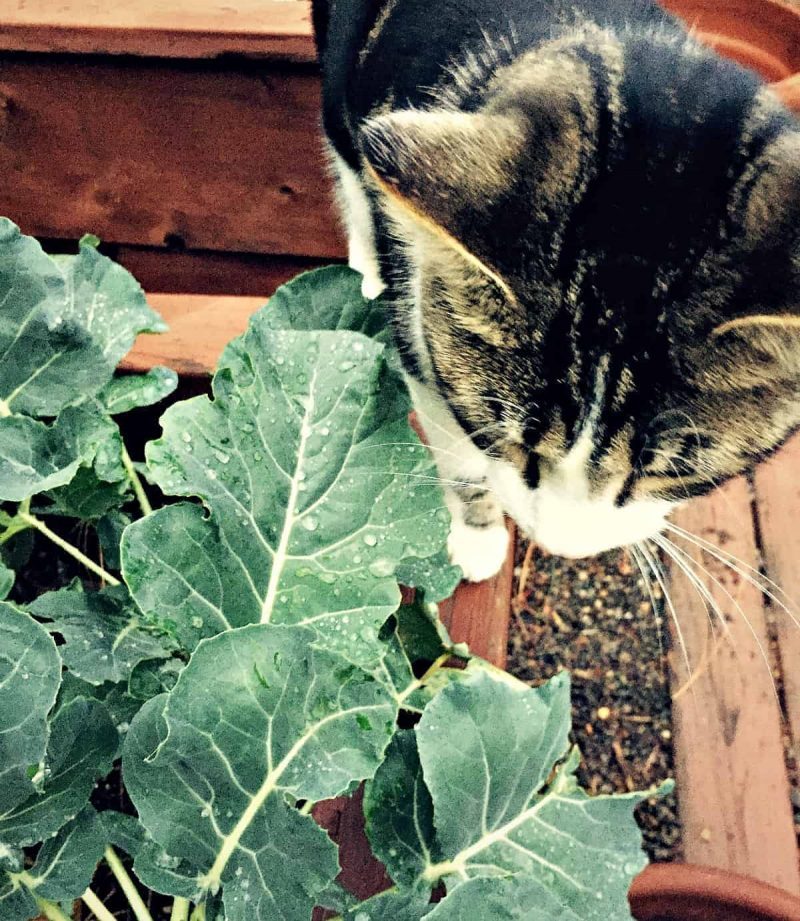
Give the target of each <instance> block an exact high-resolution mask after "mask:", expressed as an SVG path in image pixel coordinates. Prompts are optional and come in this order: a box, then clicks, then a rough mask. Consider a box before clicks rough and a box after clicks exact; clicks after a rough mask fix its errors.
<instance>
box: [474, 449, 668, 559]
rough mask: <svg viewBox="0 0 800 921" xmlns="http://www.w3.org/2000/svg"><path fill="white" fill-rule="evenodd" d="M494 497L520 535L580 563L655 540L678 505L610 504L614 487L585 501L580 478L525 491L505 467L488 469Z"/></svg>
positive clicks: (657, 501) (653, 502)
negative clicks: (508, 512) (506, 511)
mask: <svg viewBox="0 0 800 921" xmlns="http://www.w3.org/2000/svg"><path fill="white" fill-rule="evenodd" d="M489 480H490V483H491V486H492V488H493V490H494V492H495V494H496V495H497V496H498V497H499V498H500V501H501V502H502V504H503V505H504V507H505V508H507V509H512V510H513V514H514V518H515V519H516V522H517V524H518V525H519V527H520V529H521V530H522V531H523V533H524V534H525V535H526V536H528V537H530V538H531V539H532V540H534V541H535V542H536V543H537V544H538V545H539V546H540V547H541V548H542V549H543V550H546V551H547V552H548V553H552V554H555V555H556V556H563V557H569V558H570V559H582V558H584V557H588V556H597V554H598V553H604V552H605V551H607V550H614V549H616V548H618V547H626V546H629V545H631V544H636V543H639V542H640V541H643V540H647V539H648V538H651V537H654V536H656V535H657V534H659V533H660V532H661V531H663V529H664V528H665V527H666V525H667V520H666V516H667V515H668V514H669V513H670V512H671V511H672V510H673V509H674V508H675V506H676V505H677V503H674V502H667V501H665V500H662V499H640V500H638V501H637V500H634V501H630V502H627V503H626V504H625V505H623V506H617V505H615V504H614V496H615V495H616V493H617V491H618V484H616V485H613V486H612V487H611V488H610V489H609V490H608V492H607V493H606V495H604V496H590V495H589V491H588V488H587V487H586V484H585V482H581V480H580V478H579V477H575V478H570V479H561V480H560V481H557V482H556V483H544V484H543V485H542V486H540V488H538V489H533V490H532V489H530V488H529V487H528V486H527V485H526V484H525V483H524V482H523V480H522V478H521V477H520V475H519V474H518V472H517V471H516V470H515V469H514V468H512V467H511V465H510V464H504V463H502V462H499V463H495V464H493V465H492V469H491V472H490V475H489Z"/></svg>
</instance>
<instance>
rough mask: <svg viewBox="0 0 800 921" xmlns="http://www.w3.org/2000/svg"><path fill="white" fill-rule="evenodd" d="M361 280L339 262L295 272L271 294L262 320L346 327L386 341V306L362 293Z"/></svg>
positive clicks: (287, 325) (282, 325)
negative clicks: (300, 272) (299, 272)
mask: <svg viewBox="0 0 800 921" xmlns="http://www.w3.org/2000/svg"><path fill="white" fill-rule="evenodd" d="M361 280H362V279H361V275H360V274H359V273H358V272H354V271H353V270H352V269H349V268H347V267H346V266H342V265H329V266H325V267H324V268H321V269H314V271H312V272H306V273H305V274H303V275H299V276H298V277H297V278H295V279H294V280H293V281H291V282H289V284H286V285H282V286H281V287H280V288H278V290H277V291H276V292H275V293H274V294H273V295H272V297H271V298H270V301H269V307H268V309H267V310H266V311H265V317H264V322H265V323H267V324H268V325H269V326H270V327H272V328H273V329H297V330H307V331H311V330H322V329H329V330H350V331H351V332H357V333H363V334H364V335H365V336H369V337H370V339H375V340H377V341H378V342H382V343H384V344H385V345H389V344H390V342H391V332H390V325H389V315H388V312H387V310H386V306H385V305H384V303H383V302H382V301H381V299H380V298H376V299H375V300H367V299H366V298H364V297H363V295H362V294H361Z"/></svg>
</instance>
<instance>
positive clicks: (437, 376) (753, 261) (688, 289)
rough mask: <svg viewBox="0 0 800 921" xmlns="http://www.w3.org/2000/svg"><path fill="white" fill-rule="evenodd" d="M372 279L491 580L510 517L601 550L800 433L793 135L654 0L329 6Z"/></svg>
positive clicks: (321, 39) (756, 89) (797, 129)
mask: <svg viewBox="0 0 800 921" xmlns="http://www.w3.org/2000/svg"><path fill="white" fill-rule="evenodd" d="M314 21H315V28H316V34H317V42H318V46H319V50H320V56H321V61H322V68H323V83H324V90H323V92H324V113H323V118H324V127H325V131H326V133H327V136H328V139H329V142H330V147H331V153H332V158H333V162H334V166H335V172H336V174H337V178H338V186H339V191H340V198H341V203H342V206H343V209H344V213H345V217H346V222H347V228H348V233H349V243H350V263H351V265H352V266H353V267H354V268H356V269H358V270H359V271H360V272H362V273H363V276H364V283H363V288H364V293H365V294H366V295H367V296H370V297H374V296H375V295H377V294H378V293H379V292H380V291H382V290H383V289H384V288H385V289H386V291H385V293H386V296H387V299H388V302H389V304H390V308H391V314H392V324H393V330H394V335H395V337H396V341H397V344H398V346H399V349H400V351H401V354H402V359H403V362H404V366H405V372H406V375H407V379H408V383H409V385H410V388H411V391H412V395H413V398H414V402H415V405H416V407H417V410H418V413H419V416H420V418H421V421H422V424H423V426H424V427H425V431H426V435H427V437H428V439H429V441H430V443H431V447H432V449H433V451H434V452H435V457H436V460H437V463H438V467H439V471H440V473H441V477H442V480H443V481H444V483H446V484H448V485H447V488H446V501H447V504H448V507H449V508H450V511H451V513H452V516H453V530H452V534H451V539H450V551H451V555H452V558H453V560H454V561H455V562H457V563H458V564H460V565H461V567H462V568H463V570H464V573H465V575H466V576H467V577H468V578H471V579H473V580H479V579H482V578H486V577H488V576H490V575H492V574H493V573H494V572H496V571H497V569H498V568H499V566H500V564H501V562H502V560H503V558H504V556H505V553H506V546H507V535H506V530H505V528H504V526H503V512H504V511H507V512H508V513H509V514H510V515H512V516H513V517H514V518H515V519H516V521H517V522H518V523H519V525H520V526H521V527H522V529H523V530H524V531H526V532H527V533H528V534H530V536H531V537H532V538H533V539H535V540H536V541H537V542H538V543H539V544H540V545H542V546H543V547H545V548H546V549H548V550H550V551H552V552H554V553H558V554H562V555H565V556H587V555H592V554H595V553H598V552H600V551H602V550H605V549H608V548H612V547H616V546H619V545H624V544H628V543H631V542H635V541H639V540H642V539H644V538H647V537H649V536H651V535H654V534H656V533H658V531H659V530H660V529H661V528H662V527H663V526H664V522H665V516H666V515H667V514H668V513H669V512H670V510H671V509H672V508H673V507H674V506H675V504H676V503H678V502H680V501H682V500H684V499H686V498H687V497H691V496H695V495H699V494H701V493H705V492H707V491H709V490H711V489H712V488H713V487H714V486H715V485H716V484H718V483H720V482H722V481H723V480H725V479H726V478H728V477H731V476H733V475H734V474H737V473H739V472H741V471H742V470H744V469H746V468H747V467H749V466H750V465H752V464H753V463H754V462H755V461H757V460H758V459H760V458H762V457H764V456H765V455H766V454H768V453H769V452H770V451H772V450H773V449H774V448H775V447H776V446H778V445H779V444H780V443H781V442H783V441H784V440H785V439H786V437H787V436H788V435H789V434H790V433H791V432H792V430H793V429H795V428H796V427H797V426H798V425H800V402H799V401H798V390H799V389H800V386H799V385H800V316H798V315H797V314H800V125H798V123H797V122H796V121H795V120H794V119H793V117H792V116H791V115H790V114H789V113H788V112H787V111H786V110H785V109H784V108H782V106H781V105H780V104H779V103H778V101H777V99H776V98H774V97H773V95H772V94H771V93H770V91H769V90H768V89H767V88H766V87H765V86H764V85H763V84H762V83H761V82H760V81H759V80H758V78H757V77H755V76H754V75H752V74H751V73H749V72H747V71H745V70H744V69H742V68H740V67H738V66H737V65H735V64H733V63H731V62H729V61H726V60H723V59H721V58H720V57H719V56H717V55H716V54H715V53H714V52H712V51H710V50H708V49H706V48H703V47H701V46H700V45H699V44H697V43H696V42H695V41H694V40H693V39H692V38H691V36H690V35H687V34H686V32H685V30H684V29H683V28H682V27H681V26H680V25H679V24H678V23H677V22H676V21H675V20H673V19H672V18H671V17H670V16H669V15H668V14H666V13H665V12H664V11H662V10H661V9H660V8H659V7H658V6H657V5H655V3H650V2H647V0H577V2H566V0H440V2H435V0H327V2H325V0H317V2H315V3H314Z"/></svg>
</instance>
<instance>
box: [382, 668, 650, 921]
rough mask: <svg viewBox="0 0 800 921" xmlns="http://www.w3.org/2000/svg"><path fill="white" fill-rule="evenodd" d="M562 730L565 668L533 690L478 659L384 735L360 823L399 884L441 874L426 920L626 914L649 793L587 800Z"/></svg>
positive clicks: (416, 884)
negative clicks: (437, 899) (411, 725)
mask: <svg viewBox="0 0 800 921" xmlns="http://www.w3.org/2000/svg"><path fill="white" fill-rule="evenodd" d="M569 728H570V707H569V682H568V680H567V678H566V676H565V675H561V676H557V677H556V678H554V679H552V680H551V681H550V682H548V683H547V684H546V685H544V686H542V687H541V688H538V689H533V690H532V689H530V688H528V687H526V686H525V685H523V684H522V683H521V682H516V681H515V680H514V679H512V678H510V677H509V676H507V675H505V674H504V673H502V672H499V671H497V670H495V669H491V668H489V667H488V666H486V665H485V663H481V662H479V661H477V660H476V661H473V662H472V663H471V664H470V666H469V668H468V669H467V671H466V672H465V673H464V675H463V676H462V678H461V680H459V681H457V682H453V683H451V684H449V685H448V686H447V687H445V688H444V689H443V690H442V691H441V692H440V693H439V694H438V695H437V696H435V697H434V698H433V700H431V702H430V703H429V704H428V705H427V707H426V708H425V711H424V712H423V715H422V718H421V720H420V722H419V724H418V725H417V727H416V729H415V731H414V733H413V734H412V733H410V732H409V733H404V734H402V735H401V736H399V737H398V738H397V739H396V740H395V741H394V742H393V744H392V746H391V747H390V749H389V751H388V753H387V758H386V760H385V762H384V763H383V764H382V765H381V767H380V768H379V770H378V772H377V773H376V775H375V778H374V779H373V781H371V782H370V783H369V784H368V787H367V793H366V796H365V810H366V813H367V818H368V824H367V831H368V834H369V836H370V840H371V841H372V843H373V846H374V848H375V850H376V853H377V854H378V855H379V856H380V857H381V859H383V861H384V862H385V863H386V866H387V869H388V870H389V872H390V874H391V875H392V877H393V879H394V880H395V881H396V882H397V883H398V884H399V885H400V886H401V891H406V890H411V891H416V890H418V889H419V888H420V887H421V886H423V885H427V886H428V888H430V887H431V886H434V885H436V884H437V883H439V882H440V881H444V882H445V883H446V885H447V889H448V893H449V894H448V895H447V897H446V898H445V899H444V900H443V901H442V902H441V903H440V904H439V905H438V906H437V907H436V908H435V909H433V910H432V911H431V912H430V915H425V917H426V918H427V917H431V918H432V919H433V918H435V919H437V921H438V919H440V918H441V919H443V921H444V919H450V918H452V919H459V921H460V919H466V918H469V919H470V921H473V919H476V921H479V919H483V918H486V919H487V921H488V919H489V918H496V917H499V918H505V917H507V918H512V917H518V916H519V915H518V912H519V906H520V905H521V904H525V905H527V904H533V905H535V906H539V909H537V910H539V912H540V913H539V914H532V915H531V917H532V918H536V919H538V918H541V919H542V921H545V919H550V918H553V917H559V918H560V917H563V918H564V919H569V921H605V919H607V918H609V917H611V918H614V919H623V918H630V910H629V907H628V902H627V892H628V888H629V886H630V883H631V880H632V879H633V877H634V876H635V875H636V874H637V873H638V872H639V871H640V870H641V869H642V868H643V867H644V865H645V863H646V859H645V857H644V854H643V852H642V849H641V835H640V833H639V829H638V827H637V825H636V822H635V821H634V818H633V809H634V807H635V806H636V805H637V804H638V803H639V802H641V801H642V800H643V799H644V798H645V797H646V796H648V795H650V794H648V793H643V794H639V793H635V794H630V795H628V796H597V797H589V796H587V795H586V793H585V792H584V791H583V790H581V789H580V788H579V787H578V785H577V782H576V780H575V776H574V773H575V769H576V768H577V765H578V761H579V757H578V755H577V752H576V751H574V750H573V752H572V753H571V754H570V755H569V756H568V757H567V750H568V741H567V735H568V732H569ZM415 742H416V745H415V744H414V743H415ZM565 758H566V760H563V761H562V759H565ZM559 763H560V764H559ZM500 877H502V879H498V878H500ZM462 887H463V888H464V890H465V892H464V894H463V895H462V894H461V888H462ZM528 900H530V902H529V901H528ZM526 917H527V915H526Z"/></svg>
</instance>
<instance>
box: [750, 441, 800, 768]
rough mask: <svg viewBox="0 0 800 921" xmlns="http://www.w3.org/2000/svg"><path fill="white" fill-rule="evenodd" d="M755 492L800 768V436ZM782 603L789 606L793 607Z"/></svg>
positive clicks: (766, 469)
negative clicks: (774, 584)
mask: <svg viewBox="0 0 800 921" xmlns="http://www.w3.org/2000/svg"><path fill="white" fill-rule="evenodd" d="M755 496H756V501H757V508H758V519H759V531H760V535H761V545H762V552H763V555H764V564H765V566H766V573H767V576H768V578H770V579H771V580H772V581H773V582H775V583H777V586H780V588H776V587H775V586H769V591H770V592H771V593H772V594H773V595H774V598H773V599H768V601H767V610H768V614H769V616H770V619H771V622H772V626H773V630H774V634H775V638H776V641H777V652H778V655H779V657H780V665H781V675H782V680H783V699H784V702H785V707H786V719H787V720H788V731H789V733H790V737H791V744H792V754H793V756H794V758H795V762H796V764H797V765H798V767H800V527H798V522H800V437H795V438H793V439H792V440H791V441H790V442H789V444H787V445H786V446H785V447H784V448H783V449H782V450H781V451H779V452H778V453H777V454H776V455H775V456H774V457H772V458H771V459H770V460H768V461H767V462H766V463H764V464H761V466H760V467H759V468H758V470H757V471H756V475H755ZM781 605H785V606H786V608H788V611H787V610H785V609H784V608H783V607H782V606H781Z"/></svg>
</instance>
